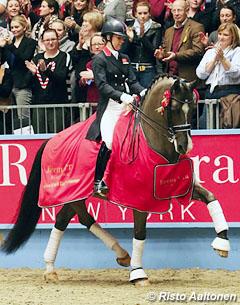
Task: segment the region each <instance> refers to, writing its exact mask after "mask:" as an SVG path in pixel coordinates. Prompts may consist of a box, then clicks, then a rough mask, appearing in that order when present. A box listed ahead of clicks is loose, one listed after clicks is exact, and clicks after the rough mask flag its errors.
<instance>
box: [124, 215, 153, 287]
mask: <svg viewBox="0 0 240 305" xmlns="http://www.w3.org/2000/svg"><path fill="white" fill-rule="evenodd" d="M147 215H148V214H147V213H143V212H139V211H136V210H134V211H133V217H134V238H133V249H132V258H131V272H130V278H129V281H130V282H132V283H134V284H135V285H138V286H147V285H148V284H149V282H148V276H147V274H146V273H145V271H144V270H143V265H142V256H143V249H144V243H145V239H146V221H147Z"/></svg>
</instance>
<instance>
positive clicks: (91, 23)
mask: <svg viewBox="0 0 240 305" xmlns="http://www.w3.org/2000/svg"><path fill="white" fill-rule="evenodd" d="M102 24H103V16H102V14H101V13H100V12H98V11H93V12H88V13H86V14H84V16H83V24H82V28H81V30H80V32H79V42H78V43H77V44H76V46H75V47H74V49H73V50H72V52H71V57H72V62H73V67H74V70H75V75H76V88H75V99H76V101H77V102H85V101H86V98H87V90H86V87H82V86H79V80H80V72H81V71H84V70H86V63H87V62H88V61H89V60H91V58H92V56H91V53H90V50H89V48H90V40H91V37H92V36H93V34H95V33H96V32H99V31H100V30H101V28H102Z"/></svg>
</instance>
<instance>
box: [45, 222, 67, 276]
mask: <svg viewBox="0 0 240 305" xmlns="http://www.w3.org/2000/svg"><path fill="white" fill-rule="evenodd" d="M63 234H64V231H60V230H58V229H56V228H55V227H54V228H53V229H52V231H51V234H50V237H49V240H48V244H47V248H46V250H45V252H44V261H45V263H46V271H47V272H53V269H54V262H55V259H56V256H57V251H58V248H59V245H60V242H61V239H62V236H63Z"/></svg>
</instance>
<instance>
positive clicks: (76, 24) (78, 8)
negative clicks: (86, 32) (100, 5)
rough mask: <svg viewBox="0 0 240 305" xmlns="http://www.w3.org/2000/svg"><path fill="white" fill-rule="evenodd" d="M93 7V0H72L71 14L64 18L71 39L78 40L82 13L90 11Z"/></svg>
mask: <svg viewBox="0 0 240 305" xmlns="http://www.w3.org/2000/svg"><path fill="white" fill-rule="evenodd" d="M94 9H95V5H94V1H93V0H72V7H71V15H70V16H67V17H66V18H65V20H64V23H65V25H66V27H67V29H68V33H69V37H70V39H71V40H74V41H77V40H78V33H79V31H80V29H81V26H82V23H83V16H84V14H85V13H87V12H92V11H93V10H94Z"/></svg>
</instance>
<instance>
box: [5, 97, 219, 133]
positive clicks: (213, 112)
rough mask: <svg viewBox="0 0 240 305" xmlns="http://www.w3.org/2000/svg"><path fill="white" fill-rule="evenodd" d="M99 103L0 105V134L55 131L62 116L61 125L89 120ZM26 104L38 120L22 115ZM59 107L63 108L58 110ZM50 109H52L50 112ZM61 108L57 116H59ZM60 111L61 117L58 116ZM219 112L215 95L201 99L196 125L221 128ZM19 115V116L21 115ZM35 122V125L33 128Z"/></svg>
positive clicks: (65, 125) (197, 127)
mask: <svg viewBox="0 0 240 305" xmlns="http://www.w3.org/2000/svg"><path fill="white" fill-rule="evenodd" d="M201 104H204V105H205V107H204V108H205V110H204V113H203V114H202V116H201V117H200V113H199V107H201V106H200V105H201ZM96 105H97V104H96V103H94V104H91V103H76V104H46V105H24V106H14V105H11V106H0V134H26V133H28V134H31V133H49V132H50V133H56V132H57V128H56V126H57V123H58V124H59V120H60V123H61V126H62V129H64V128H66V127H68V126H70V125H72V124H73V123H75V122H77V121H84V120H86V119H87V118H88V117H89V116H90V115H92V113H93V112H94V111H95V109H96ZM26 108H27V109H28V110H29V113H31V114H32V113H33V112H35V120H34V122H33V119H32V117H33V116H32V115H30V116H29V117H27V118H23V113H26ZM59 109H60V110H59ZM42 110H43V111H44V117H45V122H46V121H48V119H49V118H50V115H51V118H50V120H51V121H52V126H53V128H52V130H51V131H49V130H48V126H47V123H46V124H45V125H44V124H42V122H41V116H40V115H38V114H39V113H40V111H42ZM49 110H52V112H51V114H49ZM57 112H58V116H57ZM59 113H60V118H59ZM219 113H220V104H219V101H218V100H216V99H213V100H200V101H199V103H198V106H197V111H196V116H197V118H196V122H195V125H196V126H195V129H199V128H201V129H202V128H204V127H206V129H218V128H219ZM18 116H20V118H18ZM41 124H42V125H44V127H45V128H44V130H41V132H39V129H40V128H39V126H40V125H41ZM33 125H34V128H33Z"/></svg>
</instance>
